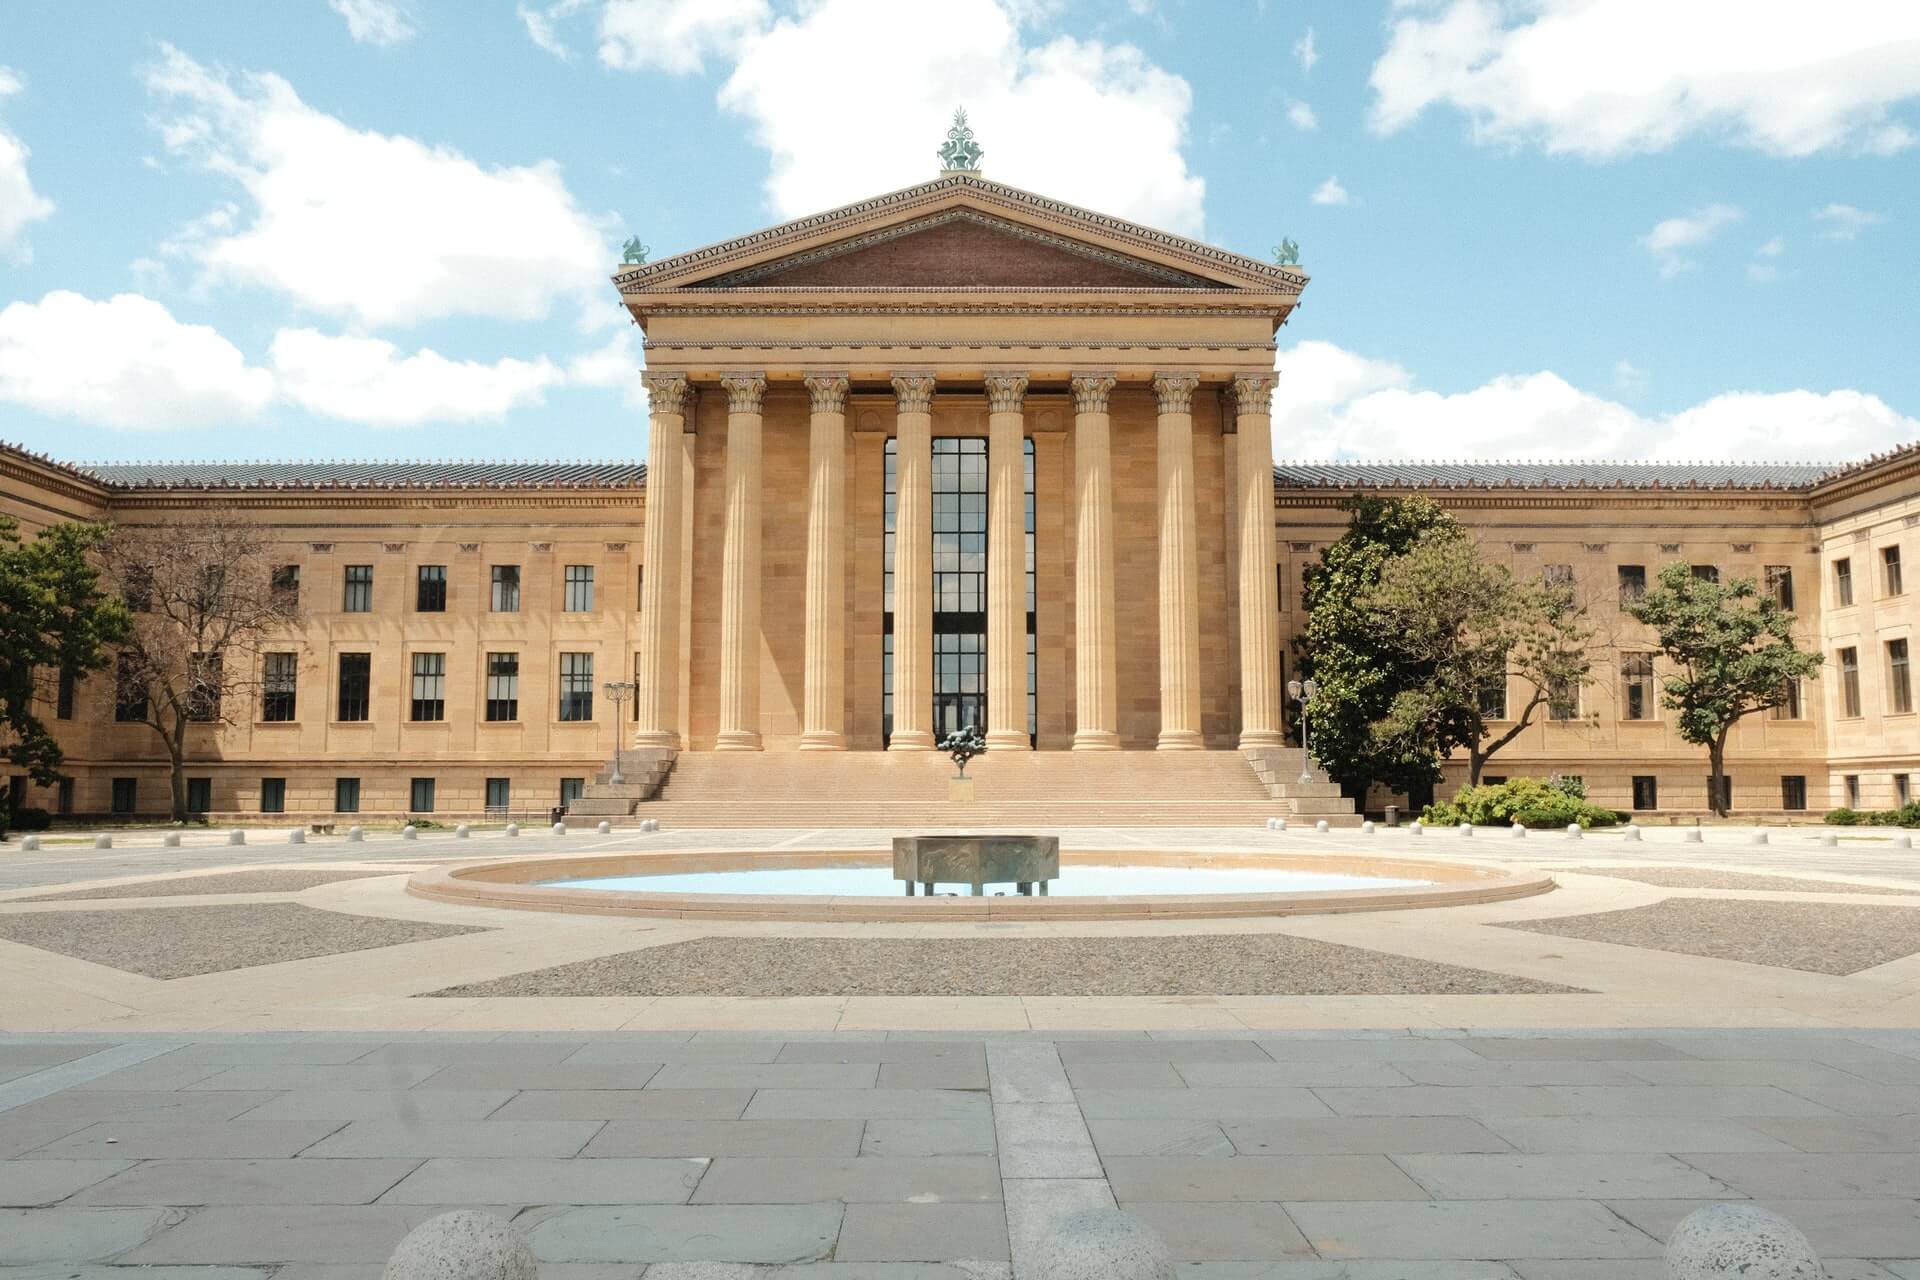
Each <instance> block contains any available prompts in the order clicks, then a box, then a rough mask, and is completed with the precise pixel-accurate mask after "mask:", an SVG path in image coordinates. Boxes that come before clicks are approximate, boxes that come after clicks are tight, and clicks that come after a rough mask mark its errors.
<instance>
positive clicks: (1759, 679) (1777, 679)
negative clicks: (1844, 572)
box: [1627, 564, 1824, 818]
mask: <svg viewBox="0 0 1920 1280" xmlns="http://www.w3.org/2000/svg"><path fill="white" fill-rule="evenodd" d="M1627 614H1628V616H1629V617H1631V618H1633V619H1634V620H1635V621H1637V622H1643V623H1645V624H1646V625H1647V626H1649V627H1652V628H1653V629H1654V632H1655V634H1656V635H1657V636H1658V638H1659V643H1660V648H1661V650H1662V652H1663V653H1664V654H1665V655H1666V659H1667V661H1668V662H1669V663H1671V664H1672V665H1673V667H1674V668H1675V670H1674V671H1673V672H1672V673H1670V674H1667V675H1664V676H1661V677H1660V684H1661V690H1660V703H1661V705H1662V706H1664V707H1666V708H1667V709H1668V710H1670V711H1677V712H1679V713H1680V714H1679V717H1678V719H1677V720H1676V722H1675V726H1674V727H1675V728H1676V729H1678V730H1679V733H1680V737H1681V738H1682V739H1684V740H1685V741H1687V742H1691V743H1693V744H1695V745H1696V746H1703V747H1705V748H1706V749H1707V770H1708V774H1709V776H1710V777H1711V782H1710V784H1709V790H1710V793H1711V794H1709V796H1708V797H1707V802H1708V804H1709V805H1710V806H1711V807H1712V809H1713V811H1714V813H1716V814H1718V815H1719V816H1720V817H1723V818H1724V817H1726V816H1727V806H1726V804H1725V803H1724V801H1725V799H1726V783H1725V781H1724V779H1725V778H1726V754H1727V735H1728V734H1730V733H1731V732H1733V726H1734V725H1736V724H1738V723H1739V722H1740V718H1741V717H1742V716H1746V715H1751V714H1752V713H1753V712H1755V711H1764V710H1766V709H1768V708H1769V707H1777V706H1779V705H1780V704H1782V703H1783V702H1785V701H1786V700H1787V696H1788V684H1789V682H1790V681H1793V680H1800V679H1805V678H1808V677H1818V675H1819V673H1820V664H1821V663H1822V662H1823V661H1824V659H1823V657H1822V656H1821V655H1820V654H1818V653H1810V652H1808V651H1806V650H1804V649H1801V648H1800V647H1799V646H1798V645H1797V644H1796V643H1795V642H1794V638H1793V621H1794V619H1793V615H1792V614H1791V613H1789V612H1787V611H1786V610H1785V609H1783V608H1781V607H1780V604H1779V602H1778V601H1776V600H1775V599H1774V598H1773V597H1772V596H1771V595H1769V594H1768V593H1766V592H1764V591H1762V590H1761V589H1760V587H1759V585H1758V584H1757V583H1755V582H1754V580H1753V579H1752V578H1735V579H1733V580H1732V581H1731V582H1727V583H1720V582H1714V581H1712V580H1710V579H1706V578H1699V577H1695V576H1694V573H1693V570H1692V568H1691V567H1690V566H1688V565H1685V564H1670V565H1668V566H1667V567H1666V568H1664V569H1662V570H1661V571H1660V582H1659V585H1658V586H1655V587H1652V588H1650V589H1649V590H1648V591H1647V593H1646V594H1645V595H1644V596H1642V597H1641V598H1640V599H1639V600H1637V601H1635V602H1634V603H1632V604H1629V605H1628V606H1627Z"/></svg>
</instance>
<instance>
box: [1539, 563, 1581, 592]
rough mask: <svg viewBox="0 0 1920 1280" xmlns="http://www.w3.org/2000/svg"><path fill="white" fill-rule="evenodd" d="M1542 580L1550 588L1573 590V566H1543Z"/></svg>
mask: <svg viewBox="0 0 1920 1280" xmlns="http://www.w3.org/2000/svg"><path fill="white" fill-rule="evenodd" d="M1540 578H1541V581H1543V582H1545V583H1546V584H1547V585H1548V586H1550V587H1559V588H1561V589H1562V590H1564V591H1572V590H1573V566H1572V565H1570V564H1549V565H1543V566H1541V569H1540Z"/></svg>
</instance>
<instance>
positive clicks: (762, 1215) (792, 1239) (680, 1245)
mask: <svg viewBox="0 0 1920 1280" xmlns="http://www.w3.org/2000/svg"><path fill="white" fill-rule="evenodd" d="M841 1212H842V1206H841V1205H839V1204H792V1205H765V1204H762V1205H735V1204H689V1205H620V1206H588V1207H585V1208H574V1209H561V1210H557V1211H551V1212H549V1211H535V1212H533V1213H529V1214H525V1215H522V1218H523V1219H524V1221H523V1220H518V1219H517V1220H516V1221H515V1223H514V1225H515V1226H518V1227H520V1228H521V1229H522V1230H523V1231H525V1232H526V1235H527V1238H528V1239H529V1240H530V1241H532V1243H533V1251H534V1254H535V1255H536V1256H538V1257H539V1259H540V1262H541V1267H542V1270H543V1271H544V1270H545V1266H546V1264H547V1263H549V1262H806V1261H809V1260H812V1259H816V1258H824V1257H826V1256H827V1255H828V1253H829V1252H830V1251H832V1249H833V1244H834V1238H835V1237H836V1236H838V1235H839V1233H840V1217H841Z"/></svg>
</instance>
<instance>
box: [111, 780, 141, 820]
mask: <svg viewBox="0 0 1920 1280" xmlns="http://www.w3.org/2000/svg"><path fill="white" fill-rule="evenodd" d="M139 787H140V779H138V778H115V779H114V780H113V811H114V812H115V813H118V814H128V813H132V812H133V810H134V806H135V804H137V803H138V800H139Z"/></svg>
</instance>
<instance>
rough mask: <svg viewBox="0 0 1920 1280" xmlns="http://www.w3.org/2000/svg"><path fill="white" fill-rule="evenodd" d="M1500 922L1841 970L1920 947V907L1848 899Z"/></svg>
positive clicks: (1660, 907) (1683, 903)
mask: <svg viewBox="0 0 1920 1280" xmlns="http://www.w3.org/2000/svg"><path fill="white" fill-rule="evenodd" d="M1498 927H1499V928H1503V929H1524V930H1527V931H1528V932H1531V933H1550V934H1554V935H1556V936H1558V937H1562V938H1584V939H1586V940H1588V941H1590V942H1613V943H1618V944H1620V945H1622V946H1628V947H1646V948H1649V949H1651V950H1654V951H1677V952H1679V953H1681V954H1682V955H1690V956H1710V957H1712V958H1713V959H1716V960H1739V961H1743V962H1745V963H1747V964H1763V965H1773V966H1775V967H1778V968H1784V969H1802V970H1805V971H1806V972H1808V973H1829V974H1834V975H1837V976H1841V977H1844V976H1846V975H1848V974H1854V973H1858V972H1860V971H1861V970H1862V969H1871V968H1873V967H1874V966H1876V965H1882V964H1886V963H1888V962H1889V961H1892V960H1899V959H1901V958H1903V957H1905V956H1910V955H1913V954H1914V953H1916V952H1920V908H1916V907H1893V906H1878V905H1871V906H1870V905H1865V904H1856V903H1850V902H1766V901H1760V900H1757V899H1748V898H1664V899H1662V900H1661V901H1659V902H1656V903H1653V904H1651V905H1650V906H1644V907H1629V908H1627V909H1626V910H1623V911H1602V912H1598V913H1596V914H1594V915H1586V916H1560V917H1557V918H1555V919H1549V920H1515V921H1511V922H1508V923H1504V924H1500V925H1499V926H1498Z"/></svg>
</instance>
